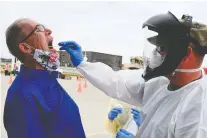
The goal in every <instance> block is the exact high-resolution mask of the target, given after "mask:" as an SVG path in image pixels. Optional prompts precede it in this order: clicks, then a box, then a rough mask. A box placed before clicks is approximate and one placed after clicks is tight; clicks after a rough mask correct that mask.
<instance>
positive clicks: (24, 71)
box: [19, 65, 58, 79]
mask: <svg viewBox="0 0 207 138" xmlns="http://www.w3.org/2000/svg"><path fill="white" fill-rule="evenodd" d="M19 73H20V74H21V75H24V76H25V75H26V76H27V77H32V78H48V77H52V78H55V79H56V78H58V72H57V71H52V72H50V71H48V70H41V69H35V68H29V67H25V66H24V65H21V68H20V72H19Z"/></svg>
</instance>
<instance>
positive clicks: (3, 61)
mask: <svg viewBox="0 0 207 138" xmlns="http://www.w3.org/2000/svg"><path fill="white" fill-rule="evenodd" d="M0 62H1V63H7V64H11V63H12V59H11V58H0Z"/></svg>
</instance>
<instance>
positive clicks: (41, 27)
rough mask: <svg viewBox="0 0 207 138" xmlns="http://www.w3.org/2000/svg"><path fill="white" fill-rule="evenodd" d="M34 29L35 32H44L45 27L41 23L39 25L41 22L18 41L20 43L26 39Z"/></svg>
mask: <svg viewBox="0 0 207 138" xmlns="http://www.w3.org/2000/svg"><path fill="white" fill-rule="evenodd" d="M35 31H37V32H45V27H44V26H43V25H41V24H38V25H36V26H35V29H34V30H32V32H31V33H29V34H28V36H27V37H25V38H24V39H23V40H22V41H20V43H22V42H24V41H25V40H27V39H28V38H29V37H30V36H31V35H32V34H33V33H34V32H35Z"/></svg>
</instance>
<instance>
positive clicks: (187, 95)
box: [77, 62, 207, 138]
mask: <svg viewBox="0 0 207 138" xmlns="http://www.w3.org/2000/svg"><path fill="white" fill-rule="evenodd" d="M77 68H78V70H79V71H80V73H81V74H83V75H84V76H85V77H86V78H87V79H88V80H89V82H90V83H92V84H93V85H94V86H95V87H97V88H99V89H100V90H102V91H103V92H104V93H105V94H107V95H108V96H110V97H112V98H116V99H119V100H122V101H124V102H127V103H129V104H132V105H135V106H140V107H141V117H142V125H141V128H140V131H139V133H138V136H137V138H207V76H205V77H204V76H203V77H202V78H201V79H199V80H196V81H194V82H191V83H189V84H188V85H186V86H184V87H182V88H180V89H178V90H175V91H169V90H168V89H167V86H168V84H169V80H168V79H167V78H165V77H157V78H154V79H151V80H149V81H147V82H145V80H144V79H143V78H142V76H141V75H142V73H143V70H141V69H140V70H121V71H118V72H114V71H113V70H112V69H111V68H110V67H109V66H107V65H105V64H103V63H89V62H83V63H81V64H80V65H79V66H78V67H77Z"/></svg>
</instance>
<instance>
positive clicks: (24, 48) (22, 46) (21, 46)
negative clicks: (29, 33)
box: [19, 43, 33, 54]
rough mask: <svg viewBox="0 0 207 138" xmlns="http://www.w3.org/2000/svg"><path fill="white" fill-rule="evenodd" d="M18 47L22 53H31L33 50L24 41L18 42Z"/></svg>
mask: <svg viewBox="0 0 207 138" xmlns="http://www.w3.org/2000/svg"><path fill="white" fill-rule="evenodd" d="M19 49H20V51H21V52H22V53H24V54H32V52H33V51H32V49H31V48H30V47H29V46H28V45H27V44H25V43H20V44H19Z"/></svg>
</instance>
